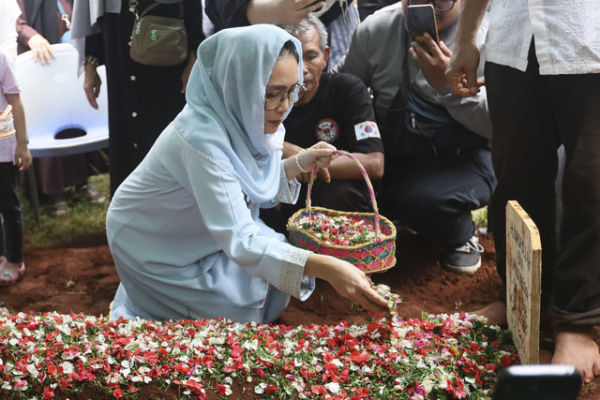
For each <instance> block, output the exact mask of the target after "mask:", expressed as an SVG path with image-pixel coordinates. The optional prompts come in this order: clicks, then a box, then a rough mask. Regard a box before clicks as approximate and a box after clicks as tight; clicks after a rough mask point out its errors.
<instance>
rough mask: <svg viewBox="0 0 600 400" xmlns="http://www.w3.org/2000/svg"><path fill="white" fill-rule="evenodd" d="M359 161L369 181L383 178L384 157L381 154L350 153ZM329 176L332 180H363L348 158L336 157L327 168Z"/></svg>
mask: <svg viewBox="0 0 600 400" xmlns="http://www.w3.org/2000/svg"><path fill="white" fill-rule="evenodd" d="M351 154H352V155H353V156H354V157H356V158H357V159H358V161H360V163H361V164H362V166H363V167H364V169H365V171H367V175H369V178H371V179H381V178H383V172H384V164H385V163H384V157H383V153H382V152H379V151H374V152H371V153H351ZM328 169H329V174H330V175H331V178H332V179H363V176H362V173H361V172H360V170H359V169H358V168H357V166H356V162H355V161H354V160H352V159H350V158H349V157H337V158H336V159H335V160H333V161H332V162H331V165H330V166H329V168H328Z"/></svg>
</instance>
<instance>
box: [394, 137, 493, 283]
mask: <svg viewBox="0 0 600 400" xmlns="http://www.w3.org/2000/svg"><path fill="white" fill-rule="evenodd" d="M397 177H398V178H397V180H396V181H395V182H394V185H393V187H392V191H391V194H390V197H391V200H392V202H393V203H394V205H395V207H396V211H397V213H398V214H397V216H398V217H399V218H400V219H401V220H402V222H403V223H405V224H406V225H408V226H409V227H410V228H411V229H413V230H415V231H416V232H417V233H419V235H421V236H422V237H424V238H425V239H426V240H428V241H429V242H432V243H434V244H436V245H438V246H440V247H441V248H442V249H445V250H448V256H450V254H449V253H450V252H451V251H455V250H457V248H458V247H462V246H463V245H465V244H466V243H467V242H469V241H470V240H471V239H472V238H473V235H474V230H475V227H474V224H473V220H472V216H471V211H472V210H475V209H477V208H480V207H483V206H485V205H486V204H487V202H488V200H489V198H490V196H491V193H492V190H493V188H494V185H495V183H496V181H495V178H494V174H493V170H492V165H491V157H490V151H489V150H487V149H485V148H475V149H470V150H467V151H464V152H463V153H461V154H460V155H459V156H444V157H439V158H436V159H434V160H432V161H427V162H422V163H420V164H414V163H411V164H410V165H406V167H405V168H404V170H403V171H402V172H401V173H400V174H397ZM473 256H475V258H476V260H475V261H474V262H476V261H479V262H480V255H479V251H477V252H476V253H475V252H474V253H473ZM449 259H451V257H449ZM472 265H475V264H472ZM476 269H477V267H474V270H476ZM474 270H473V271H472V272H474ZM464 272H465V273H472V272H471V270H468V268H466V265H465V268H464Z"/></svg>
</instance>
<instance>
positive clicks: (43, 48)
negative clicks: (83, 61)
mask: <svg viewBox="0 0 600 400" xmlns="http://www.w3.org/2000/svg"><path fill="white" fill-rule="evenodd" d="M17 3H18V5H19V8H20V9H21V14H20V15H19V17H18V18H17V20H16V22H15V25H16V29H17V41H18V42H19V43H20V44H21V45H23V46H26V47H28V48H29V49H31V51H32V52H33V58H34V59H35V60H39V61H40V62H41V63H42V64H49V63H50V62H51V61H52V59H53V58H55V57H56V54H54V50H52V47H50V43H49V42H48V40H46V38H45V37H44V36H42V35H41V34H40V33H39V32H38V31H36V30H35V29H34V28H33V27H32V26H30V25H29V24H28V23H27V18H26V16H25V5H24V3H23V0H17ZM40 7H41V6H40Z"/></svg>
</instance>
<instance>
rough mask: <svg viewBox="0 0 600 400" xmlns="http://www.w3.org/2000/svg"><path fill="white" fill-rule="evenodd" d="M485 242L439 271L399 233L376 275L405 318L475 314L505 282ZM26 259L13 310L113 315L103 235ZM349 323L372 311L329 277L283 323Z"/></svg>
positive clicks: (590, 392) (593, 395)
mask: <svg viewBox="0 0 600 400" xmlns="http://www.w3.org/2000/svg"><path fill="white" fill-rule="evenodd" d="M480 242H481V243H482V245H483V246H484V248H485V249H486V251H485V253H484V254H483V257H482V266H481V268H480V269H479V270H478V271H477V273H476V274H475V275H473V276H462V275H456V274H453V273H450V272H447V271H445V270H443V269H442V268H440V267H439V265H438V264H437V262H436V256H438V252H437V250H435V249H433V248H432V247H430V246H428V245H427V244H425V243H423V242H422V240H420V238H419V237H418V236H415V235H412V234H410V233H409V232H402V233H399V234H398V240H397V253H396V254H397V264H396V266H395V267H394V268H392V269H391V270H388V271H386V272H384V273H380V274H373V275H372V278H373V280H374V281H375V282H376V283H385V284H387V285H389V286H391V288H392V290H393V291H394V292H395V293H398V294H399V295H400V296H401V297H402V299H403V302H402V304H401V305H400V307H399V313H400V315H401V316H403V317H405V318H418V317H420V315H421V312H422V311H426V312H428V313H441V312H454V311H463V310H464V311H472V310H475V309H477V308H479V307H481V306H483V305H485V304H488V303H490V302H492V301H493V300H495V299H496V296H497V293H498V288H499V286H500V278H499V277H498V275H497V274H496V270H495V262H494V257H495V249H494V244H493V240H492V238H491V237H490V235H487V234H482V235H481V236H480ZM25 262H26V265H27V271H26V273H25V276H24V279H23V280H22V281H21V282H19V283H18V284H16V285H14V286H11V287H2V288H0V300H1V301H3V302H4V303H6V305H7V306H8V308H9V310H11V311H12V312H18V311H24V312H46V311H54V310H56V311H59V312H61V313H71V312H82V313H87V314H93V315H107V314H108V306H109V303H110V301H111V300H112V297H113V295H114V293H115V290H116V288H117V285H118V282H119V278H118V276H117V274H116V272H115V269H114V265H113V262H112V258H111V255H110V251H109V249H108V247H107V245H106V243H105V242H104V240H102V239H98V240H97V243H88V244H87V245H85V246H81V247H71V248H48V249H34V248H31V247H28V246H26V248H25ZM342 320H346V321H350V322H354V323H363V322H366V321H367V320H368V315H367V313H366V312H362V313H361V312H357V311H356V309H355V308H353V307H352V306H351V304H350V303H349V302H348V301H346V300H345V299H343V298H340V297H338V296H337V295H336V293H335V291H334V290H333V289H332V288H331V286H329V284H328V283H327V282H324V281H319V282H318V284H317V290H316V292H315V293H314V294H313V295H312V296H311V297H310V298H309V299H308V300H307V301H306V302H300V301H298V300H296V299H292V301H291V302H290V305H289V307H288V308H287V310H286V311H285V312H284V313H283V314H282V315H281V317H280V318H279V320H278V321H276V322H278V323H284V324H288V325H298V324H308V323H318V324H332V323H336V322H338V321H342ZM540 359H541V362H549V360H550V352H549V351H546V350H543V351H542V352H541V354H540ZM92 397H94V396H92ZM599 398H600V378H599V379H596V381H595V382H593V383H592V384H590V385H587V386H586V387H585V388H584V389H583V390H582V393H581V394H580V396H579V397H578V400H591V399H599Z"/></svg>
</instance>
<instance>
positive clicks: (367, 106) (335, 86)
mask: <svg viewBox="0 0 600 400" xmlns="http://www.w3.org/2000/svg"><path fill="white" fill-rule="evenodd" d="M283 124H284V126H285V130H286V133H285V140H286V141H287V142H290V143H293V144H295V145H298V146H300V147H303V148H307V147H310V146H312V145H313V144H315V143H317V142H319V141H325V142H328V143H331V144H332V145H334V146H335V147H336V148H338V149H340V150H346V151H348V152H351V153H372V152H381V153H383V144H382V143H381V137H380V135H379V129H378V128H377V123H376V122H375V112H374V111H373V105H372V103H371V96H370V95H369V92H368V91H367V87H366V86H365V84H364V83H363V82H362V81H361V80H360V79H359V78H357V77H355V76H354V75H350V74H344V73H337V74H330V73H327V72H324V73H323V75H321V82H320V84H319V90H318V91H317V94H316V95H315V97H313V98H312V100H311V101H310V102H309V103H308V104H304V105H301V106H298V105H295V106H294V108H293V109H292V112H291V113H290V115H289V116H288V117H287V118H286V119H285V120H284V121H283Z"/></svg>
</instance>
